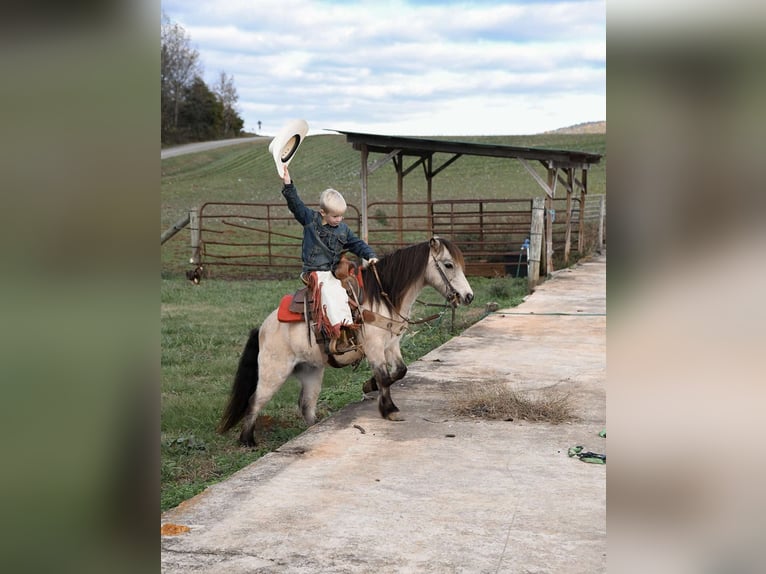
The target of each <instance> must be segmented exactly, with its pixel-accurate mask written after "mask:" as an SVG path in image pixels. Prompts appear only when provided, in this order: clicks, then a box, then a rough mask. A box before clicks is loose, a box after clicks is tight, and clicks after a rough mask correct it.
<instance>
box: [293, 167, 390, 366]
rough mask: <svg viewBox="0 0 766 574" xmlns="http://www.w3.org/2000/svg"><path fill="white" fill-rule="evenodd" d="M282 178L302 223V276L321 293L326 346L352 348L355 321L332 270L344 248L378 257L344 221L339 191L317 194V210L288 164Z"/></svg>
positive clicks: (370, 258)
mask: <svg viewBox="0 0 766 574" xmlns="http://www.w3.org/2000/svg"><path fill="white" fill-rule="evenodd" d="M282 181H283V183H284V186H283V187H282V195H283V196H284V197H285V199H286V200H287V207H288V208H289V209H290V212H291V213H292V214H293V216H294V217H295V219H296V220H297V221H298V222H299V223H300V224H301V225H302V226H303V244H302V246H301V259H302V260H303V270H302V272H301V280H302V281H303V282H304V283H305V284H306V285H308V286H309V287H312V286H313V287H314V288H315V289H316V290H318V291H319V294H321V306H320V308H321V309H322V310H323V312H324V320H323V321H322V324H323V327H324V331H325V334H326V335H327V336H328V337H329V338H330V339H331V342H330V345H329V349H330V350H331V352H332V353H334V354H335V353H344V352H346V351H349V350H352V349H353V348H354V342H353V341H354V329H355V328H356V325H354V319H353V315H352V312H351V308H350V307H349V304H348V293H347V291H346V288H345V287H344V286H343V284H342V283H341V282H340V280H339V279H338V277H336V273H335V272H336V269H337V268H338V264H339V263H341V259H342V257H343V253H344V252H345V251H350V252H351V253H353V254H354V255H356V256H358V257H360V258H361V259H366V260H367V261H368V263H370V264H372V263H376V262H377V261H378V258H377V257H376V255H375V252H374V251H373V250H372V248H371V247H370V246H369V245H367V243H366V242H365V241H364V240H363V239H361V238H359V237H357V235H356V234H355V233H354V232H353V231H352V230H351V228H350V227H349V226H348V225H347V224H345V223H344V222H343V215H344V214H345V213H346V200H345V199H343V196H342V195H341V194H340V192H338V191H337V190H335V189H326V190H324V191H323V192H322V193H321V194H320V196H319V211H315V210H313V209H311V208H309V207H307V206H306V204H305V203H303V201H302V200H301V198H300V196H299V195H298V190H297V189H296V188H295V184H294V183H293V182H292V179H291V178H290V173H289V171H288V169H287V165H285V166H284V175H283V177H282Z"/></svg>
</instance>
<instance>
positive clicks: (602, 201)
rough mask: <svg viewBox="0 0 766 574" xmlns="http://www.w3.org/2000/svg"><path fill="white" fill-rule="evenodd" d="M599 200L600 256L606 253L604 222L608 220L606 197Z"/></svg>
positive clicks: (598, 247) (597, 246)
mask: <svg viewBox="0 0 766 574" xmlns="http://www.w3.org/2000/svg"><path fill="white" fill-rule="evenodd" d="M598 199H599V206H598V245H596V250H597V251H598V253H599V255H600V254H601V253H603V252H604V220H605V219H606V195H602V196H600V197H599V198H598Z"/></svg>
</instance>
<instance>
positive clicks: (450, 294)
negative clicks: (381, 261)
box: [370, 253, 460, 325]
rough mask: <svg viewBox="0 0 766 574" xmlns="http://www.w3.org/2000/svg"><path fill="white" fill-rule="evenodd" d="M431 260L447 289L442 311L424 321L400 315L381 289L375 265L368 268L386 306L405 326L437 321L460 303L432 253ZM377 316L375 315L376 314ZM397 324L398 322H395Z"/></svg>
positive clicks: (458, 296)
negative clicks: (449, 308) (449, 307)
mask: <svg viewBox="0 0 766 574" xmlns="http://www.w3.org/2000/svg"><path fill="white" fill-rule="evenodd" d="M431 259H433V260H434V265H436V270H437V271H438V272H439V275H440V276H441V278H442V281H444V284H445V286H446V287H447V294H446V295H445V296H444V299H445V304H444V310H442V311H441V312H440V313H435V314H434V315H431V316H429V317H426V318H424V319H418V320H416V321H413V320H412V319H410V318H409V317H405V316H404V315H402V314H401V313H400V312H399V311H398V309H397V308H396V306H394V304H393V302H392V301H391V298H390V297H389V296H388V293H386V291H385V290H384V289H383V283H381V281H380V275H378V268H377V267H376V264H375V263H371V264H370V267H372V272H373V274H374V275H375V280H376V281H377V282H378V287H380V295H381V297H383V299H384V300H385V301H386V303H388V306H389V307H390V308H391V310H392V311H393V312H394V313H396V314H397V315H398V316H399V317H401V319H402V322H404V323H406V324H407V325H418V324H420V323H428V322H429V321H433V320H434V319H438V318H439V317H441V316H442V315H444V312H445V311H446V310H447V307H448V306H451V307H452V308H455V307H456V306H457V305H458V303H459V302H460V293H458V291H457V289H455V288H454V287H453V286H452V283H451V282H450V280H449V278H448V277H447V274H446V273H445V272H444V269H442V266H441V264H440V263H439V260H438V259H436V256H434V254H433V253H431ZM376 315H377V313H376ZM397 322H398V321H397Z"/></svg>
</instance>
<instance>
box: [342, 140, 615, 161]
mask: <svg viewBox="0 0 766 574" xmlns="http://www.w3.org/2000/svg"><path fill="white" fill-rule="evenodd" d="M336 131H338V133H341V134H344V135H345V136H346V141H347V142H348V143H350V144H352V146H353V147H354V149H355V150H357V151H360V150H361V149H362V147H363V146H366V147H367V151H368V152H371V153H384V154H392V153H394V152H397V153H399V154H401V155H408V156H417V157H421V158H422V157H427V156H429V155H431V154H433V153H436V152H443V153H451V154H458V155H479V156H488V157H497V158H509V159H524V160H533V161H540V162H543V163H544V164H546V166H547V167H550V168H575V169H577V168H586V169H587V167H588V166H590V165H592V164H596V163H599V162H600V161H601V154H597V153H590V152H584V151H576V150H563V149H548V148H538V147H519V146H511V145H503V144H487V143H470V142H462V141H454V140H442V139H427V138H415V137H405V136H390V135H378V134H366V133H359V132H348V131H341V130H336Z"/></svg>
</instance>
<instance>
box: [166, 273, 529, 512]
mask: <svg viewBox="0 0 766 574" xmlns="http://www.w3.org/2000/svg"><path fill="white" fill-rule="evenodd" d="M471 285H472V287H473V289H474V294H475V301H474V303H473V304H472V305H471V306H469V307H460V308H458V309H457V310H456V313H455V320H454V324H453V323H452V313H451V312H450V311H447V312H446V313H444V314H443V315H442V317H441V319H439V320H436V321H433V322H432V323H431V324H422V325H419V326H417V327H416V329H415V331H416V332H415V333H408V334H406V335H405V337H404V339H403V343H402V352H403V355H404V358H405V361H406V362H407V363H410V362H412V361H414V360H416V359H417V358H419V357H422V356H423V355H424V354H426V353H427V352H429V351H430V350H432V349H434V348H436V347H438V346H439V345H441V344H443V343H445V342H446V341H448V340H449V339H450V338H451V337H453V336H454V334H455V333H457V332H460V331H462V330H463V329H465V328H466V327H467V326H469V325H471V324H472V323H475V322H476V321H477V320H479V319H481V318H483V317H484V315H485V314H484V306H485V304H486V303H487V302H489V301H497V302H498V303H500V305H501V308H502V307H510V306H513V305H517V304H519V303H520V302H521V300H522V298H523V297H524V295H525V294H526V292H527V290H526V280H525V279H511V278H495V279H483V278H475V279H472V280H471ZM296 287H297V280H296V281H222V280H203V281H202V283H200V284H199V285H196V286H195V285H192V284H191V283H190V282H189V281H186V280H185V279H183V280H182V279H177V278H173V279H164V280H162V283H161V294H162V307H161V312H162V319H161V325H162V327H161V328H162V333H161V336H162V359H161V369H162V423H161V424H162V426H161V428H162V436H161V453H162V459H161V508H162V510H166V509H168V508H171V507H173V506H175V505H177V504H178V503H180V502H182V501H183V500H185V499H187V498H189V497H191V496H193V495H195V494H197V493H199V492H201V491H202V490H203V489H204V488H205V487H206V486H208V485H210V484H213V483H215V482H218V481H220V480H222V479H224V478H225V477H227V476H229V475H230V474H231V473H233V472H235V471H237V470H239V469H240V468H242V467H244V466H246V465H247V464H249V463H251V462H253V461H255V460H257V459H258V458H259V457H261V456H263V455H264V454H266V453H268V452H270V451H272V450H274V449H276V448H278V447H279V446H280V445H282V444H284V443H285V442H286V441H288V440H289V439H291V438H293V437H295V436H297V435H298V434H300V433H301V432H303V431H304V430H305V428H306V427H305V424H304V422H303V419H302V418H301V416H300V413H299V410H298V406H297V404H298V392H299V388H298V383H297V381H295V380H294V379H290V380H288V382H287V383H286V384H285V385H284V386H283V387H282V389H281V390H280V391H279V392H278V393H277V394H276V395H275V397H274V398H273V399H272V400H271V401H270V402H269V404H268V405H267V406H266V408H265V409H264V411H263V413H262V416H261V421H262V422H263V423H264V424H262V425H260V426H259V428H258V429H257V432H256V436H257V438H258V441H259V442H258V448H256V449H247V448H244V447H240V446H238V445H237V442H236V441H237V431H234V430H232V431H231V432H230V433H228V434H227V435H225V436H221V435H218V434H217V433H216V432H215V428H216V426H217V424H218V421H219V419H220V416H221V413H222V412H223V409H224V406H225V404H226V401H227V400H228V394H229V390H230V388H231V383H232V381H233V378H234V373H235V371H236V368H237V363H238V361H239V354H240V352H241V351H242V349H243V347H244V344H245V341H246V340H247V337H248V334H249V331H250V329H251V328H253V327H255V326H257V325H258V324H259V323H260V322H261V321H262V320H263V319H264V318H265V317H266V315H268V313H270V312H271V310H272V309H273V308H274V307H275V306H276V305H277V303H278V300H279V298H280V297H281V296H282V295H283V294H284V293H287V292H291V291H293V290H294V289H295V288H296ZM420 300H421V301H423V302H424V303H438V302H441V298H440V296H439V295H438V293H436V292H435V291H434V290H432V289H430V288H428V289H426V290H425V291H423V293H422V294H421V298H420ZM437 311H438V309H435V308H434V307H427V306H425V305H419V304H416V308H415V316H416V317H425V316H429V315H431V314H433V313H435V312H437ZM369 377H370V370H369V367H368V366H367V363H366V361H363V362H362V364H361V365H360V366H359V368H358V369H357V370H353V369H351V368H345V369H327V371H325V380H324V386H323V390H322V393H321V394H320V397H319V403H318V409H317V411H318V415H319V417H320V419H322V418H325V417H327V416H329V415H331V414H332V413H334V412H336V411H338V410H339V409H341V408H343V407H344V406H345V405H347V404H349V403H350V402H354V401H358V400H360V399H361V396H362V385H363V383H364V381H366V380H367V379H368V378H369ZM394 400H396V397H394ZM370 409H371V410H373V411H375V412H377V411H376V410H375V409H376V406H375V405H374V404H372V403H370Z"/></svg>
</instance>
